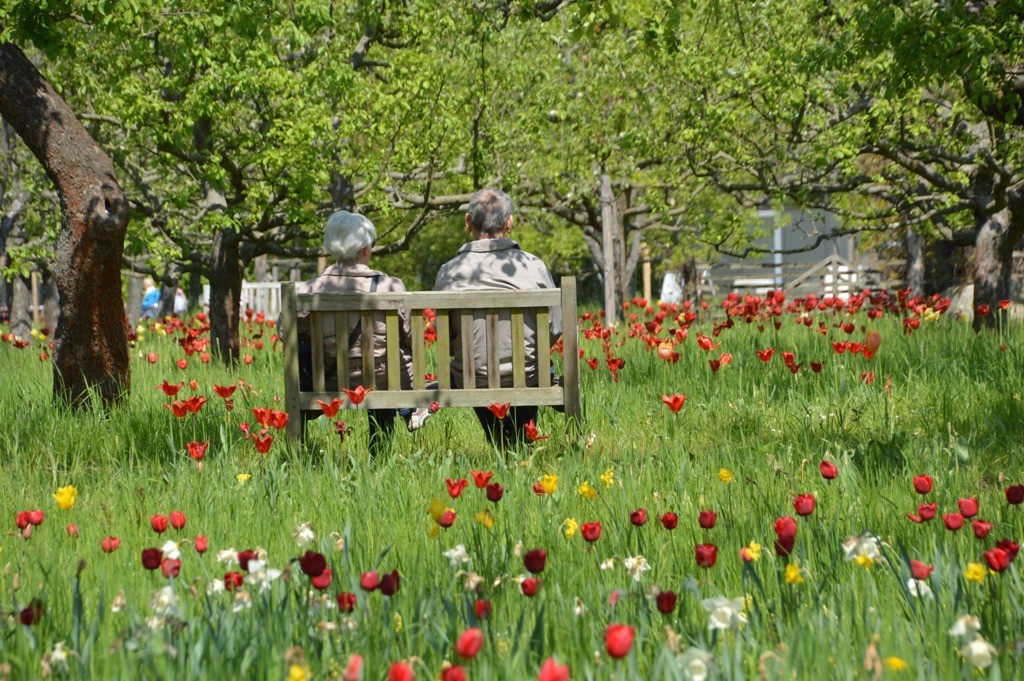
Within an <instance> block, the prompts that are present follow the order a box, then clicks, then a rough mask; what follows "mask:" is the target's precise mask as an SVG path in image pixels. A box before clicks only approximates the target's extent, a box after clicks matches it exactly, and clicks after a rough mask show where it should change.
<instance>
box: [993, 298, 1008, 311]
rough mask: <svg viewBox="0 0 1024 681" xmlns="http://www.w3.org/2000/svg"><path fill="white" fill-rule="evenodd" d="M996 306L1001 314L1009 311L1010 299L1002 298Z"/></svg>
mask: <svg viewBox="0 0 1024 681" xmlns="http://www.w3.org/2000/svg"><path fill="white" fill-rule="evenodd" d="M996 304H997V305H998V306H999V309H1000V310H1002V311H1003V312H1006V311H1007V310H1009V309H1010V299H1009V298H1003V299H1002V300H1000V301H999V302H998V303H996Z"/></svg>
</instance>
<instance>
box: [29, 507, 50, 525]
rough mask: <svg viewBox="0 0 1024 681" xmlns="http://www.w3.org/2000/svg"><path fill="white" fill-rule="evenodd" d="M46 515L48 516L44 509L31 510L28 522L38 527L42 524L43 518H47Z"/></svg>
mask: <svg viewBox="0 0 1024 681" xmlns="http://www.w3.org/2000/svg"><path fill="white" fill-rule="evenodd" d="M45 517H46V514H45V513H43V512H42V511H29V512H28V524H29V525H34V526H36V527H39V526H40V525H42V524H43V518H45Z"/></svg>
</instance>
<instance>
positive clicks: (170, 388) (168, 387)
mask: <svg viewBox="0 0 1024 681" xmlns="http://www.w3.org/2000/svg"><path fill="white" fill-rule="evenodd" d="M183 385H185V382H184V381H182V382H181V383H179V384H178V385H174V384H173V383H168V382H167V379H164V382H163V383H161V384H160V385H158V386H155V387H156V389H157V390H162V391H163V392H164V395H167V396H168V397H174V396H175V395H177V394H178V391H179V390H181V386H183Z"/></svg>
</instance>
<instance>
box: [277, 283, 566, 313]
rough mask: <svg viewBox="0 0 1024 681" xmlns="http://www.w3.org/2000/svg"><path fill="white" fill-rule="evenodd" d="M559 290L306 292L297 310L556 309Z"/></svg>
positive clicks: (298, 301)
mask: <svg viewBox="0 0 1024 681" xmlns="http://www.w3.org/2000/svg"><path fill="white" fill-rule="evenodd" d="M558 294H559V292H558V289H553V288H546V289H532V290H531V289H518V290H515V291H445V292H443V293H442V294H440V295H438V293H437V292H436V291H407V292H405V293H393V292H376V293H303V294H300V295H298V296H297V298H296V311H298V312H308V311H310V310H314V309H316V310H320V311H332V310H371V311H381V310H405V309H408V310H412V311H413V312H417V311H419V310H425V309H427V308H430V309H432V310H466V309H470V310H472V309H477V310H479V309H481V308H488V307H490V308H512V307H555V306H558V305H560V304H561V301H560V300H559V295H558Z"/></svg>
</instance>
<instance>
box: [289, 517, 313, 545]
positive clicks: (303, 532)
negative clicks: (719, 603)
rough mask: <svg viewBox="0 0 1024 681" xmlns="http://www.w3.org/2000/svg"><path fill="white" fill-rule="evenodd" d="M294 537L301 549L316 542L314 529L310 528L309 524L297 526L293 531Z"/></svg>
mask: <svg viewBox="0 0 1024 681" xmlns="http://www.w3.org/2000/svg"><path fill="white" fill-rule="evenodd" d="M292 537H294V538H295V543H296V544H298V545H299V548H300V549H301V548H305V547H307V546H309V545H310V544H312V543H313V542H315V541H316V535H315V534H313V528H311V527H310V525H309V523H302V524H301V525H296V526H295V529H294V530H292Z"/></svg>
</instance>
